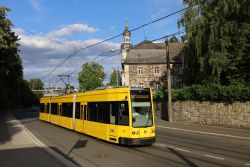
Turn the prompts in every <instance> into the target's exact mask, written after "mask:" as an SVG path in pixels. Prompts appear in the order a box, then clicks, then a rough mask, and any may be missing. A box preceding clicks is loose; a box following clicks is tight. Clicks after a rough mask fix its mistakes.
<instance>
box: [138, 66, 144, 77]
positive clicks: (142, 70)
mask: <svg viewBox="0 0 250 167" xmlns="http://www.w3.org/2000/svg"><path fill="white" fill-rule="evenodd" d="M137 74H138V75H143V74H144V68H143V67H142V66H139V67H137Z"/></svg>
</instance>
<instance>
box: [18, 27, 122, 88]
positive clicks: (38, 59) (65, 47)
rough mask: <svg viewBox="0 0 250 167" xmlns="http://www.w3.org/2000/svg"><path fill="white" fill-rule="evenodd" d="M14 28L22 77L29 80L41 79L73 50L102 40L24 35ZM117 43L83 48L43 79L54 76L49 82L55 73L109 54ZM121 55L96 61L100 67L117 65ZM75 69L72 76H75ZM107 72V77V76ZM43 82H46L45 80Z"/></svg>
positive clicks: (71, 69) (21, 30) (78, 67)
mask: <svg viewBox="0 0 250 167" xmlns="http://www.w3.org/2000/svg"><path fill="white" fill-rule="evenodd" d="M14 31H15V32H16V33H18V34H19V38H20V40H19V43H20V56H21V57H22V59H23V66H24V78H25V79H30V78H34V77H38V78H42V77H43V76H45V75H46V74H47V73H48V72H49V71H50V70H51V69H53V68H54V67H55V66H57V65H58V64H59V63H60V62H62V61H63V60H64V59H65V58H66V57H68V56H69V55H71V54H72V53H73V52H74V50H78V49H80V48H84V47H87V46H90V45H93V44H95V43H98V42H101V41H103V39H88V40H65V39H64V40H63V41H56V40H54V39H51V38H50V37H49V36H47V35H42V34H38V35H30V34H26V33H25V31H24V30H23V29H20V28H15V29H14ZM119 47H120V44H119V43H113V42H105V43H102V44H100V45H97V46H94V47H91V48H88V49H83V50H81V51H80V52H78V53H77V54H76V55H74V56H73V57H72V58H71V59H69V60H68V61H67V62H66V63H64V64H63V65H62V66H60V67H59V68H58V69H57V70H56V71H55V72H53V73H52V74H51V75H50V76H49V77H47V78H46V79H45V80H44V81H48V80H49V79H51V78H52V77H55V78H54V79H53V80H52V81H53V82H56V80H58V78H56V75H58V74H62V73H69V72H70V71H73V70H74V69H80V68H81V66H82V64H83V63H86V62H89V61H90V60H93V59H94V58H96V57H97V55H100V56H99V57H98V58H97V60H100V59H102V58H104V57H105V56H106V57H108V56H110V54H112V53H110V52H109V51H110V49H118V48H119ZM102 53H104V55H103V54H102ZM120 62H121V60H120V56H119V57H112V58H108V59H104V60H102V61H99V63H101V64H103V66H105V68H106V67H110V64H120ZM77 72H78V71H76V72H75V74H74V75H77ZM109 75H110V74H109V73H108V74H107V78H109ZM45 84H46V85H47V84H48V83H45Z"/></svg>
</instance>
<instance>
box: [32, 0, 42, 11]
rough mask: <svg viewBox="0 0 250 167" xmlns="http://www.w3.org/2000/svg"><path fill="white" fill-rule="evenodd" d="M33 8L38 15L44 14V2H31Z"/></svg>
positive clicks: (37, 0) (35, 0)
mask: <svg viewBox="0 0 250 167" xmlns="http://www.w3.org/2000/svg"><path fill="white" fill-rule="evenodd" d="M29 2H30V4H31V6H32V7H33V9H34V10H35V11H36V12H37V13H38V14H43V13H44V7H43V5H42V0H29Z"/></svg>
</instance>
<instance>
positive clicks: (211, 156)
mask: <svg viewBox="0 0 250 167" xmlns="http://www.w3.org/2000/svg"><path fill="white" fill-rule="evenodd" d="M204 156H205V157H210V158H215V159H220V160H224V158H221V157H216V156H213V155H208V154H206V155H204Z"/></svg>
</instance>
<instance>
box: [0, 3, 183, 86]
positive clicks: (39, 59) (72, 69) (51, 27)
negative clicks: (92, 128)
mask: <svg viewBox="0 0 250 167" xmlns="http://www.w3.org/2000/svg"><path fill="white" fill-rule="evenodd" d="M0 6H5V7H7V8H9V9H10V10H11V11H10V12H8V13H7V18H8V19H10V20H11V21H12V23H13V24H14V26H13V27H12V30H13V31H15V33H16V34H17V35H18V36H19V38H20V40H19V43H20V56H21V58H22V60H23V67H24V79H26V80H29V79H31V78H40V79H42V80H43V82H44V84H45V86H48V85H50V86H54V87H59V86H60V87H62V86H63V82H62V81H61V80H60V79H59V77H58V76H57V75H61V74H70V84H71V85H73V86H75V87H78V81H77V78H78V72H79V71H80V69H81V66H82V65H83V64H84V63H87V62H90V61H91V60H93V59H95V61H97V62H98V63H100V64H101V65H102V66H103V67H104V71H105V73H106V78H105V80H104V82H105V83H107V82H109V78H110V74H111V73H112V70H113V69H114V68H115V69H121V55H120V54H119V53H118V52H116V53H115V52H111V50H115V49H119V48H120V45H121V43H122V42H123V38H122V36H119V37H117V38H115V39H112V40H110V41H108V42H105V43H102V44H100V45H96V46H94V47H90V48H88V49H82V50H81V51H79V52H77V54H75V55H74V56H72V57H71V58H70V59H68V60H67V61H65V63H63V64H62V65H60V66H59V67H58V68H57V69H56V70H54V71H53V72H52V73H49V72H50V71H51V70H52V69H54V68H55V67H57V66H58V65H59V64H60V63H61V62H62V61H64V60H65V58H67V57H68V56H70V55H71V54H72V53H74V51H76V50H79V49H81V48H84V47H87V46H90V45H93V44H95V43H97V42H100V41H103V40H105V39H107V38H110V37H113V36H116V35H118V34H121V33H122V32H123V30H124V26H125V22H126V19H127V22H128V27H129V29H133V28H135V27H138V26H140V25H142V24H145V23H148V22H150V21H153V20H156V19H158V18H160V17H163V16H166V15H168V14H170V13H173V12H175V11H177V10H179V9H181V8H183V5H182V0H88V1H87V0H1V1H0ZM179 17H180V14H176V15H173V16H171V17H168V18H166V19H164V20H162V21H159V22H156V23H154V24H151V25H149V26H146V27H144V28H141V29H139V30H137V31H133V32H132V34H131V42H132V44H133V45H136V44H138V43H140V42H142V41H143V40H144V39H147V40H154V39H157V38H160V37H163V36H165V35H168V34H171V33H174V32H177V31H178V26H177V21H178V18H179ZM159 42H160V41H159ZM47 74H49V75H47Z"/></svg>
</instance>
